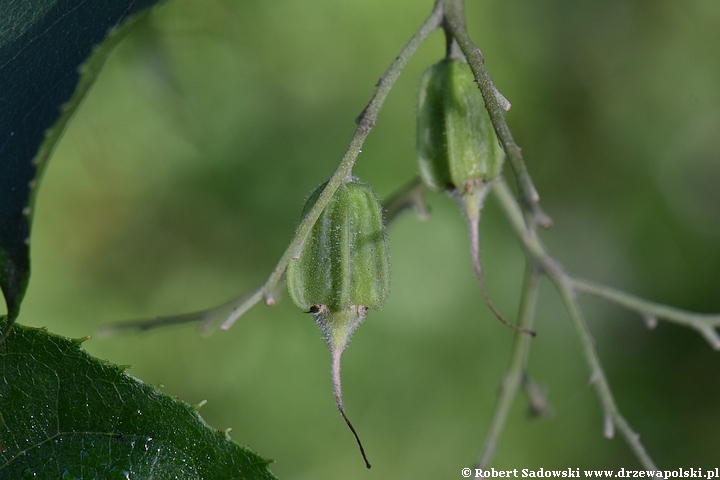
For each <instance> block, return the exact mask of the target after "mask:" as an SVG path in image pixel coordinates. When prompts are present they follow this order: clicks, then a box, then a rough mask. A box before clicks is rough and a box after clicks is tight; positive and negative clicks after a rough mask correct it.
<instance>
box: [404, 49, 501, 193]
mask: <svg viewBox="0 0 720 480" xmlns="http://www.w3.org/2000/svg"><path fill="white" fill-rule="evenodd" d="M417 151H418V163H419V167H420V176H421V177H422V180H423V182H424V183H425V184H426V185H427V186H428V188H430V189H432V190H435V191H443V190H447V191H453V192H457V193H459V194H463V193H466V192H472V191H473V190H475V188H476V186H477V185H478V184H480V183H486V182H490V181H492V180H493V179H494V178H496V177H497V176H498V175H499V174H500V171H501V170H502V165H503V162H504V160H505V153H504V152H503V149H502V148H501V147H500V145H499V143H498V140H497V137H496V136H495V130H494V129H493V126H492V123H491V122H490V117H489V115H488V113H487V110H486V109H485V102H484V101H483V98H482V95H481V94H480V91H479V90H478V88H477V85H476V84H475V81H474V79H473V76H472V73H471V72H470V68H469V67H468V66H467V64H466V63H465V62H463V61H461V60H457V59H453V58H445V59H443V60H441V61H440V62H438V63H436V64H435V65H432V66H431V67H430V68H428V69H427V70H425V73H424V74H423V76H422V79H421V80H420V91H419V98H418V113H417Z"/></svg>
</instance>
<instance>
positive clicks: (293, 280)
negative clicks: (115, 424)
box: [286, 177, 390, 468]
mask: <svg viewBox="0 0 720 480" xmlns="http://www.w3.org/2000/svg"><path fill="white" fill-rule="evenodd" d="M324 188H325V185H322V186H320V187H319V188H318V189H317V190H316V191H315V192H314V193H313V194H312V195H311V196H310V198H309V199H308V202H307V204H306V206H305V211H304V212H303V215H304V214H305V213H306V212H307V211H308V210H309V209H310V208H312V206H313V205H314V204H315V202H316V201H317V199H318V197H319V196H320V193H322V191H323V189H324ZM286 279H287V285H288V292H289V293H290V298H292V300H293V302H295V304H296V305H297V306H298V307H300V308H301V309H302V310H304V311H306V312H312V313H313V315H314V316H315V321H316V323H317V324H318V325H319V326H320V328H321V330H322V331H323V335H324V336H325V339H326V341H327V343H328V346H329V347H330V352H331V354H332V377H333V390H334V392H335V399H336V402H337V406H338V409H339V410H340V413H341V414H342V416H343V418H344V419H345V421H346V422H347V424H348V426H349V427H350V429H351V430H352V432H353V434H355V438H356V439H357V442H358V445H359V446H360V450H361V452H362V454H363V458H365V452H364V450H363V447H362V444H361V443H360V439H359V438H358V436H357V433H356V432H355V429H354V428H353V426H352V424H351V423H350V421H349V420H348V418H347V416H346V415H345V410H344V408H343V404H342V390H341V386H340V356H341V354H342V352H343V350H344V349H345V346H346V345H347V342H348V341H349V339H350V336H351V335H352V332H353V331H354V330H355V328H356V327H357V326H358V325H359V324H360V323H361V322H362V321H363V320H364V319H365V315H366V312H367V310H368V309H378V308H380V307H381V306H382V304H383V303H384V302H385V299H386V298H387V293H388V289H389V285H390V280H389V258H388V251H387V244H386V242H385V233H384V229H383V219H382V210H381V207H380V203H379V202H378V199H377V197H376V195H375V193H374V192H373V191H372V189H371V188H370V187H369V186H368V185H366V184H364V183H361V182H360V181H358V180H357V179H355V178H354V177H353V178H352V179H350V180H349V181H348V182H346V183H344V184H342V185H341V186H340V187H339V188H338V190H337V191H336V192H335V194H334V195H333V198H332V199H331V200H330V203H329V204H328V205H327V206H326V207H325V210H324V211H323V212H322V214H321V215H320V217H319V218H318V220H317V222H316V223H315V225H314V226H313V229H312V231H311V232H310V234H309V235H308V238H307V239H306V240H305V242H304V244H303V246H302V247H301V249H300V252H299V254H298V256H297V258H295V259H293V260H292V261H291V262H290V264H289V265H288V269H287V273H286ZM365 462H366V465H367V467H368V468H370V464H369V463H368V462H367V458H365Z"/></svg>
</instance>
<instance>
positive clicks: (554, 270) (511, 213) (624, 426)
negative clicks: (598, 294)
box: [493, 179, 657, 470]
mask: <svg viewBox="0 0 720 480" xmlns="http://www.w3.org/2000/svg"><path fill="white" fill-rule="evenodd" d="M493 191H494V192H495V194H496V195H495V196H496V198H497V199H498V200H499V202H500V206H501V208H502V209H503V210H504V212H505V215H506V217H507V218H508V220H509V221H510V225H511V226H512V227H513V229H514V230H515V233H516V234H517V236H518V238H519V239H520V241H521V243H522V245H523V247H524V249H525V251H526V252H527V254H528V255H529V256H530V260H529V261H530V262H534V263H535V264H536V265H537V267H538V268H540V269H541V270H542V272H543V273H545V274H546V275H547V276H548V277H549V278H550V280H551V281H552V282H553V284H554V285H555V287H556V288H557V290H558V292H559V293H560V297H561V298H562V301H563V304H564V305H565V309H566V310H567V312H568V315H569V317H570V322H571V323H572V325H573V327H574V328H575V331H576V333H577V335H578V337H579V339H580V345H581V347H582V350H583V354H584V355H585V360H586V361H587V363H588V366H589V367H590V374H591V377H590V378H591V380H592V383H593V386H594V387H595V390H596V392H597V394H598V397H599V399H600V402H601V404H602V407H603V410H604V412H605V418H606V421H605V429H604V433H605V436H607V437H612V435H613V433H614V428H617V429H618V430H619V431H620V433H621V434H622V436H623V437H624V438H625V441H626V442H627V443H628V445H629V446H630V448H631V449H632V451H633V453H635V456H636V457H637V458H638V460H640V463H641V464H642V465H643V466H644V467H645V468H647V469H652V470H657V467H656V466H655V463H654V462H653V461H652V459H651V458H650V456H649V455H648V453H647V451H646V450H645V447H643V445H642V443H641V442H640V436H639V435H638V434H637V433H635V431H634V430H633V429H632V428H631V427H630V425H629V424H628V422H627V421H626V420H625V418H624V417H623V416H622V415H621V414H620V410H619V409H618V406H617V404H616V403H615V399H614V397H613V395H612V391H611V390H610V385H609V383H608V381H607V377H606V376H605V371H604V370H603V368H602V364H601V363H600V359H599V357H598V355H597V352H596V351H595V344H594V341H593V339H592V335H591V334H590V330H589V329H588V327H587V325H586V323H585V321H584V320H583V318H582V314H581V312H580V307H579V306H578V304H577V301H576V299H575V290H574V288H575V286H576V284H575V281H574V280H573V279H572V278H571V277H570V276H569V275H568V274H567V273H565V271H564V270H563V268H562V267H561V266H560V264H559V263H558V262H557V261H556V260H555V259H554V258H553V257H552V256H550V254H549V253H548V252H547V251H546V250H545V247H544V246H543V245H542V243H541V242H540V239H539V238H538V237H537V235H536V232H535V230H534V227H530V228H528V227H527V226H526V224H525V219H524V217H523V213H522V210H521V208H520V205H518V203H517V201H516V200H515V197H513V195H512V193H511V191H510V187H508V185H507V183H505V181H504V180H503V179H498V180H497V181H496V182H495V187H494V188H493Z"/></svg>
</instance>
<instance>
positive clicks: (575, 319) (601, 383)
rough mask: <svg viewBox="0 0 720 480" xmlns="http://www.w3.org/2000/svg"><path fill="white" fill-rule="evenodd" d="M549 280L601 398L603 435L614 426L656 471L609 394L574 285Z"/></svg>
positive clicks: (560, 279) (610, 432) (561, 279)
mask: <svg viewBox="0 0 720 480" xmlns="http://www.w3.org/2000/svg"><path fill="white" fill-rule="evenodd" d="M550 279H551V280H552V282H553V283H554V284H555V287H556V288H557V290H558V292H559V293H560V297H561V298H562V301H563V304H564V305H565V309H566V310H567V312H568V314H569V316H570V323H572V325H573V327H575V332H576V333H577V335H578V337H579V338H580V344H581V345H582V349H583V353H584V354H585V360H586V361H587V363H588V365H589V366H590V372H591V377H590V379H591V383H592V385H593V386H594V387H595V391H596V392H597V394H598V397H599V398H600V402H601V403H602V407H603V410H604V411H605V418H606V421H605V429H604V432H605V436H606V437H608V438H612V437H613V433H614V432H613V430H614V429H613V425H614V426H615V427H616V428H617V429H618V430H619V431H620V433H621V434H622V436H623V437H624V438H625V441H626V442H627V444H628V445H629V446H630V449H631V450H632V451H633V453H634V454H635V456H636V457H637V458H638V460H640V463H641V464H642V466H643V467H644V468H646V469H648V470H656V471H657V470H658V468H657V466H656V465H655V462H653V461H652V459H651V458H650V455H648V453H647V451H646V450H645V447H644V446H643V444H642V443H641V442H640V435H638V434H637V433H636V432H635V431H634V430H633V429H632V427H630V424H629V423H628V422H627V420H625V417H623V416H622V414H621V413H620V409H619V408H618V406H617V404H616V403H615V399H614V397H613V394H612V391H611V390H610V384H609V383H608V380H607V377H606V376H605V371H604V370H603V368H602V364H601V363H600V358H599V357H598V354H597V351H596V350H595V342H594V341H593V338H592V335H591V334H590V330H589V329H588V326H587V324H586V323H585V320H584V319H583V317H582V313H581V312H580V307H579V306H578V304H577V300H576V299H575V292H574V290H573V283H572V281H571V280H570V278H569V277H567V276H562V277H553V276H551V277H550Z"/></svg>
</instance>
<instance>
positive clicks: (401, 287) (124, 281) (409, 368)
mask: <svg viewBox="0 0 720 480" xmlns="http://www.w3.org/2000/svg"><path fill="white" fill-rule="evenodd" d="M431 7H432V2H431V1H429V0H428V1H423V2H409V1H403V2H381V1H379V0H372V1H365V2H344V1H338V0H332V1H324V2H314V1H309V2H294V1H291V0H282V1H277V2H261V1H256V0H252V1H244V2H232V1H228V0H205V1H203V2H199V1H197V0H171V1H170V2H168V4H167V5H166V6H164V7H162V8H160V9H158V10H157V11H156V12H153V13H152V15H151V16H150V17H149V18H147V19H146V20H145V21H143V22H142V24H140V25H138V26H137V28H136V30H135V31H134V32H133V33H132V34H131V35H130V36H129V37H128V38H127V39H126V40H125V41H124V43H123V44H121V45H120V46H119V47H118V49H117V51H116V52H115V53H114V55H113V57H112V58H111V59H110V60H109V62H108V64H107V66H106V69H105V71H104V72H103V73H102V75H101V76H100V78H99V80H98V83H97V84H96V85H95V87H94V88H93V91H92V92H91V93H90V96H89V97H88V98H87V100H86V102H85V104H84V105H83V106H82V108H81V110H80V112H79V114H78V115H77V116H76V117H75V119H74V120H73V122H72V124H71V126H70V128H69V130H68V131H67V133H66V135H65V138H64V139H63V141H62V142H61V144H60V146H59V148H58V150H57V152H56V154H55V155H54V157H53V158H52V161H51V162H50V164H49V166H48V169H47V172H46V174H45V178H44V180H43V184H42V186H41V190H40V193H39V197H38V203H37V210H36V213H35V219H34V225H33V247H32V248H33V252H32V254H33V257H32V261H33V276H32V281H31V282H30V288H29V290H28V294H27V297H26V300H25V303H24V305H23V313H22V315H21V317H20V319H19V321H20V322H22V323H25V324H30V325H37V326H40V325H44V326H47V327H49V329H50V330H51V331H53V332H56V333H59V334H63V335H68V336H71V337H79V336H83V335H87V334H89V333H92V331H93V330H94V329H95V328H96V327H97V326H99V325H100V324H101V323H104V322H110V321H115V320H120V319H129V318H138V317H152V316H155V315H161V314H171V313H180V312H185V311H190V310H194V309H200V308H205V307H208V306H212V305H214V304H217V303H220V302H221V301H224V300H226V299H227V298H229V297H231V296H233V295H235V294H237V293H238V292H240V291H243V290H246V289H249V288H252V287H254V286H255V285H257V284H259V283H260V282H262V281H263V280H264V278H265V276H266V275H267V274H268V273H269V272H270V270H271V269H272V268H273V267H274V264H275V261H276V260H277V258H278V257H279V256H280V254H281V253H282V251H283V249H284V247H285V245H286V244H287V243H288V242H289V240H290V238H291V236H292V233H293V230H294V228H295V226H296V224H297V222H298V218H299V215H300V211H301V209H302V205H303V200H304V199H305V197H306V196H307V195H308V194H309V193H310V192H311V191H312V189H313V188H315V187H316V186H317V185H319V184H320V183H321V182H322V181H324V180H326V179H327V177H328V176H329V175H330V174H331V172H332V171H333V169H334V167H335V165H336V164H337V163H338V161H339V159H340V157H341V156H342V154H343V153H344V151H345V148H346V146H347V143H348V142H349V139H350V135H351V134H352V131H353V128H354V123H353V120H354V118H355V116H357V115H358V114H359V113H360V111H361V110H362V108H363V107H364V105H365V103H366V102H367V101H368V100H369V98H370V96H371V94H372V91H373V86H374V84H375V82H376V81H377V79H378V78H379V76H380V75H381V73H382V72H383V71H384V69H385V68H386V66H387V65H388V64H389V63H390V61H392V59H393V58H394V57H395V55H396V54H397V53H398V52H399V50H400V48H401V47H402V45H403V44H404V43H405V42H406V41H407V39H408V38H409V37H410V35H411V34H412V32H413V31H414V29H415V28H416V27H417V26H418V25H419V24H420V23H421V22H422V20H423V19H424V18H425V16H426V15H427V14H428V13H429V11H430V9H431ZM467 15H468V24H469V28H470V33H471V35H472V36H473V38H474V40H475V41H476V43H477V44H478V45H479V46H480V47H481V48H482V49H483V52H484V54H485V58H486V61H487V66H488V69H489V71H490V74H491V75H492V76H493V79H494V80H495V82H496V84H497V86H498V88H499V89H500V90H501V91H502V93H503V94H504V95H505V96H506V97H507V98H508V99H509V100H510V101H511V102H512V104H513V108H512V110H511V111H510V112H509V113H508V117H507V118H508V122H509V124H510V127H511V128H512V129H513V134H514V136H515V139H516V140H517V142H518V143H519V145H520V146H521V147H522V148H523V155H524V157H525V159H526V161H527V162H528V168H529V170H530V173H531V174H532V175H533V179H534V181H535V184H536V186H537V188H538V189H539V191H540V194H541V197H542V200H543V205H544V209H545V210H546V211H547V212H548V213H549V214H550V215H551V216H552V217H553V219H554V220H555V226H554V227H553V228H552V230H550V231H549V232H546V233H545V234H544V236H543V238H544V240H545V241H546V242H547V243H548V245H549V246H550V249H551V251H552V252H554V253H555V254H556V256H557V257H558V259H559V260H560V261H561V262H563V263H564V264H565V265H566V267H568V269H569V270H570V271H572V272H575V273H578V274H581V275H583V276H585V277H588V278H591V279H594V280H599V281H602V282H605V283H608V284H611V285H614V286H617V287H620V288H624V289H627V290H629V291H631V292H633V293H637V294H640V295H643V296H646V297H648V298H651V299H653V300H658V301H663V302H667V303H670V304H673V305H675V306H679V307H682V308H686V309H691V310H699V311H720V248H718V245H719V243H720V217H718V212H719V211H720V210H719V209H718V208H717V206H718V205H720V193H719V192H720V189H718V187H717V185H718V184H720V136H718V135H717V132H718V127H720V94H719V93H718V89H717V85H718V84H720V58H718V55H717V53H716V50H717V45H719V44H720V31H719V30H718V29H717V25H718V23H719V22H720V5H717V4H715V3H713V2H703V1H699V0H698V1H689V2H684V3H683V4H677V3H676V2H672V1H671V0H662V1H656V2H633V3H628V2H622V1H619V0H618V1H609V2H602V3H597V2H570V1H567V0H563V1H560V0H553V1H546V2H521V1H516V0H511V1H507V0H506V1H500V0H491V1H490V0H488V1H471V2H469V3H468V5H467ZM443 47H444V46H443V39H442V36H441V34H440V33H438V34H436V35H435V36H434V37H433V38H431V40H430V42H429V43H428V45H426V46H425V47H423V48H422V49H421V51H420V52H419V54H418V56H417V57H416V58H415V59H414V60H413V61H412V62H411V63H410V65H409V67H408V69H407V71H406V72H405V73H404V74H403V76H402V77H401V79H400V80H399V81H398V84H397V86H396V87H395V90H394V91H393V93H391V95H390V97H389V98H388V102H387V103H386V108H385V110H384V111H383V112H382V113H381V114H380V117H379V120H378V122H377V125H376V130H375V131H373V133H372V134H371V135H370V138H369V139H368V142H367V143H366V145H365V148H364V149H363V154H362V155H361V156H360V158H359V160H358V164H357V167H356V169H355V173H356V174H357V175H359V176H360V177H361V178H362V179H363V180H365V181H367V182H368V183H370V184H372V185H373V186H374V187H375V189H376V191H377V192H378V193H379V194H380V196H387V195H389V194H390V193H391V192H392V191H393V190H394V189H395V188H398V187H399V186H401V185H403V184H404V183H405V182H406V181H407V180H408V179H409V178H411V177H412V176H413V175H414V174H415V172H416V167H415V154H414V142H415V139H414V130H413V129H414V124H415V117H414V115H415V114H414V108H415V101H416V89H417V82H418V79H419V75H420V73H421V72H422V70H423V69H424V68H425V67H427V66H428V65H429V64H431V63H433V62H435V61H436V60H437V59H439V58H440V57H441V56H442V54H443ZM508 173H509V172H508ZM430 202H431V204H432V207H433V214H432V216H431V218H430V220H429V221H428V222H425V223H420V222H418V221H416V220H415V219H413V218H411V217H406V218H401V219H400V220H398V222H397V223H396V224H394V225H392V226H391V228H390V230H389V242H390V251H391V259H392V263H391V269H392V288H391V292H390V297H389V301H388V303H387V306H386V307H385V308H384V309H383V310H382V311H380V312H372V315H371V316H370V317H369V318H368V320H367V321H366V322H365V323H364V325H363V326H362V328H360V329H359V330H358V331H357V333H356V334H355V336H354V341H353V342H352V343H351V345H350V348H349V349H348V350H347V352H346V353H345V355H344V365H343V366H344V373H343V380H344V391H345V404H346V408H347V410H348V414H349V415H351V416H352V418H353V422H354V423H355V426H356V427H357V429H358V431H359V433H360V434H361V435H362V438H363V442H364V444H365V446H366V448H367V452H368V456H369V458H370V460H371V462H372V463H373V469H372V470H371V471H370V472H369V474H370V475H377V476H378V478H418V477H421V478H447V477H449V476H450V475H452V476H457V475H458V474H459V469H460V468H462V467H465V466H470V465H471V463H472V462H473V461H474V459H475V457H476V454H477V452H478V451H479V448H480V446H481V443H482V439H483V437H484V435H485V429H486V428H487V425H488V422H489V419H490V414H491V410H492V407H493V403H494V399H495V393H496V391H497V386H498V382H499V381H500V379H501V375H502V371H503V369H504V368H505V365H506V362H507V357H508V351H509V346H510V343H511V340H512V332H511V331H509V330H507V329H506V328H504V327H502V326H501V325H500V324H499V323H498V322H497V321H496V320H494V319H493V317H492V315H491V314H489V312H488V311H487V309H486V308H485V306H484V305H483V302H482V299H481V297H480V295H479V292H478V290H477V285H476V283H475V280H474V278H473V274H472V268H471V265H470V262H469V253H468V252H467V239H466V231H465V226H464V222H463V219H462V218H461V217H460V214H459V212H458V211H457V209H456V208H455V205H453V204H452V203H451V202H450V201H449V200H447V199H445V198H443V197H442V196H431V197H430ZM482 234H483V237H482V240H483V247H484V248H483V254H484V264H485V270H486V281H487V284H488V288H489V290H490V293H491V295H492V297H493V300H494V302H495V303H496V305H497V306H498V307H499V308H500V310H501V311H502V312H504V313H506V314H507V315H508V316H509V317H512V316H513V315H514V313H515V310H516V303H517V298H518V295H519V288H520V283H521V275H522V268H523V258H522V255H521V252H520V250H519V249H518V248H517V246H516V242H515V240H514V238H513V236H512V234H511V233H510V232H509V230H508V229H507V227H506V224H505V222H504V219H503V218H502V216H501V215H500V214H499V212H498V211H497V209H496V208H495V205H494V204H493V202H492V201H490V202H489V203H488V205H487V207H486V209H485V212H484V218H483V225H482ZM545 287H546V288H543V290H542V291H541V302H540V308H539V319H538V323H537V325H536V327H537V331H538V337H537V338H536V339H535V340H534V341H533V342H534V345H533V349H532V352H531V358H530V373H531V375H532V376H533V377H534V378H535V379H536V380H537V381H539V382H540V383H541V384H542V385H544V386H545V387H546V389H547V392H548V396H549V399H550V401H551V403H552V405H553V408H554V412H555V415H554V417H552V418H551V419H549V420H539V421H536V420H530V421H529V420H528V419H527V417H526V415H525V408H526V406H525V405H523V404H522V402H520V403H519V404H518V405H517V406H516V410H515V411H514V413H513V415H512V416H511V419H510V423H509V426H508V429H507V431H506V432H505V435H504V436H503V438H502V441H501V444H500V451H499V454H498V457H497V460H496V462H495V466H496V467H499V468H539V467H544V468H567V467H580V468H604V469H611V468H619V467H621V466H624V467H626V468H632V467H634V466H636V465H637V464H636V461H635V460H634V459H633V458H632V457H631V455H630V453H629V452H628V450H627V448H626V447H625V445H624V444H623V443H622V440H620V439H617V440H613V441H607V440H605V439H603V438H602V436H601V429H602V418H601V412H600V408H599V405H598V402H597V400H596V399H595V397H594V394H593V392H592V390H591V389H589V388H588V387H587V381H588V374H587V369H586V367H585V365H584V364H583V362H582V357H581V356H580V353H579V348H578V343H577V341H576V340H575V338H574V336H573V333H572V331H571V329H570V327H569V324H568V323H567V321H566V320H565V313H564V312H563V310H562V308H561V306H560V303H559V301H558V299H557V297H556V295H555V293H554V291H553V290H552V288H550V286H549V285H545ZM282 297H283V295H281V301H280V302H279V304H278V305H277V306H276V307H273V308H265V307H262V306H259V307H256V309H254V310H252V311H251V312H250V313H249V314H248V315H247V316H246V317H244V318H243V319H242V320H241V321H239V322H238V323H237V324H236V325H235V326H234V327H233V329H232V330H230V331H229V332H226V333H219V332H218V333H215V334H214V335H212V336H210V337H207V338H203V337H199V336H198V335H197V334H196V331H195V330H194V329H193V328H192V327H179V328H172V329H168V330H163V331H157V332H153V333H149V334H144V335H134V334H131V335H124V336H119V337H114V338H109V339H96V340H92V341H90V342H87V343H86V344H85V345H84V346H85V347H86V348H87V349H88V350H89V351H91V352H92V353H93V354H95V355H97V356H99V357H101V358H108V359H109V360H111V361H113V362H115V363H119V364H132V365H134V366H135V370H134V371H133V372H132V373H133V375H136V376H138V377H139V378H141V379H143V380H144V381H146V382H148V383H154V384H157V383H162V384H164V385H165V391H166V392H167V393H170V394H174V395H179V396H180V397H181V398H183V399H185V400H187V401H189V402H198V401H200V400H203V399H207V400H208V404H207V406H206V407H204V408H203V417H204V418H205V419H206V420H207V421H208V423H210V424H212V425H214V426H216V427H220V428H222V427H232V428H233V430H234V433H233V434H232V435H233V438H234V439H235V440H236V441H238V442H240V443H242V444H249V445H251V446H252V447H253V449H255V450H256V451H258V452H260V453H261V454H262V455H263V456H265V457H270V458H274V459H276V460H277V463H275V464H274V465H273V466H272V470H273V472H275V473H276V474H277V475H278V476H279V477H280V478H285V477H292V478H313V479H318V478H338V477H339V476H340V475H341V476H342V477H343V478H355V477H356V476H360V475H363V476H364V478H365V477H367V475H368V472H366V471H365V469H364V468H363V466H362V461H361V459H360V458H359V455H358V454H357V451H356V446H355V445H354V440H353V438H352V437H351V436H350V435H349V434H348V432H347V431H346V427H345V425H344V423H343V422H342V419H341V418H340V417H339V416H338V415H337V414H336V410H335V408H334V405H333V398H332V394H331V389H330V380H329V373H328V371H329V358H328V357H329V356H328V354H327V351H326V350H325V346H324V345H323V341H322V339H321V335H320V332H319V331H318V330H317V328H316V327H315V325H314V324H313V322H312V319H311V317H310V316H308V315H303V314H302V313H300V312H299V311H298V310H297V309H296V308H295V307H294V306H293V305H292V304H291V302H290V301H289V300H288V299H287V297H286V296H285V298H282ZM583 305H584V306H585V307H586V312H587V317H588V321H589V323H590V325H591V328H592V330H593V332H594V334H595V338H596V340H597V342H598V350H599V352H600V356H601V358H602V359H603V361H604V362H605V364H606V367H607V369H608V376H609V380H610V382H611V385H612V386H613V387H614V388H615V393H616V395H617V400H618V403H619V405H620V407H621V408H622V409H623V410H624V413H625V414H626V417H627V418H628V420H629V421H630V422H631V424H633V426H634V427H635V428H636V430H637V431H639V432H640V433H641V434H642V436H643V440H644V441H645V444H646V446H647V448H648V449H649V451H650V453H651V454H652V455H653V457H654V458H655V460H656V462H657V463H658V464H659V466H660V467H661V468H663V469H665V468H677V467H690V466H694V467H703V468H709V467H715V466H717V465H716V461H717V448H718V441H717V433H716V432H717V431H718V429H719V428H720V415H719V413H720V411H719V410H720V407H718V405H720V403H719V402H718V401H717V400H718V398H720V387H719V385H720V356H719V355H718V353H717V352H713V351H712V350H711V349H710V348H709V347H708V346H707V344H706V343H705V342H704V341H703V339H701V338H700V337H699V336H698V335H697V334H696V333H694V332H689V331H685V330H683V329H682V328H679V327H675V326H670V325H664V324H661V325H660V326H659V327H658V328H657V329H656V330H654V331H648V330H647V329H646V328H645V327H644V325H643V324H642V322H641V321H640V320H639V319H637V318H635V317H634V316H633V315H631V314H628V313H626V312H623V311H621V310H617V309H615V308H614V307H611V306H608V305H606V304H604V303H601V302H599V301H595V300H589V299H588V300H587V301H585V302H584V303H583Z"/></svg>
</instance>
